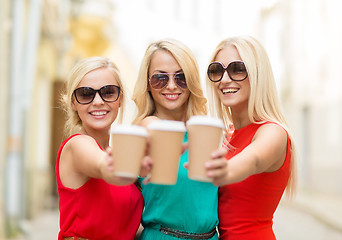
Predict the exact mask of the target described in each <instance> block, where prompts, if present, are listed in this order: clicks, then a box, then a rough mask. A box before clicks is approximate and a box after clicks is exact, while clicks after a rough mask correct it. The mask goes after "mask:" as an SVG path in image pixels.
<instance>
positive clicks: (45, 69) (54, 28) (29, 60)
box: [0, 0, 342, 240]
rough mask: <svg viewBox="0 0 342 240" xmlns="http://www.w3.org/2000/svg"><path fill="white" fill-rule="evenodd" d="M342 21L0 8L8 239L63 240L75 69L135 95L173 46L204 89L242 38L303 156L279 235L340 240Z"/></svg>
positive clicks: (145, 3)
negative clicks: (63, 97)
mask: <svg viewBox="0 0 342 240" xmlns="http://www.w3.org/2000/svg"><path fill="white" fill-rule="evenodd" d="M340 9H341V8H340V5H339V3H338V1H334V0H259V1H255V0H239V1H236V0H235V1H233V0H125V1H124V0H1V1H0V31H1V34H0V82H1V87H0V109H1V111H2V113H1V114H0V125H1V130H0V239H1V240H2V239H5V240H7V239H18V238H21V239H34V240H39V239H50V238H49V237H46V236H45V238H44V236H43V235H42V237H41V238H39V237H38V236H39V234H40V233H41V234H43V233H44V231H50V234H53V235H50V236H52V237H51V239H56V238H57V237H56V234H57V231H58V195H57V191H56V183H55V170H54V167H55V159H56V153H57V150H58V148H59V145H60V144H61V142H62V140H63V139H64V136H63V122H64V113H63V112H62V111H61V110H60V107H59V104H58V101H59V96H60V93H61V90H62V89H63V84H64V81H65V77H66V74H67V73H68V71H69V70H70V69H71V67H72V66H73V64H74V63H75V62H76V61H77V60H79V59H82V58H84V57H89V56H106V57H109V58H111V59H112V60H113V61H114V62H115V63H116V64H117V65H118V66H119V69H120V70H121V73H122V76H123V79H124V80H125V81H126V82H127V85H128V86H129V88H130V90H131V91H132V89H133V87H134V83H135V80H136V77H137V72H138V68H139V65H140V61H141V60H142V57H143V54H144V51H145V49H146V47H147V46H148V44H149V43H150V42H152V41H154V40H158V39H161V38H166V37H171V38H175V39H178V40H180V41H182V42H184V43H185V44H186V45H187V46H189V47H190V48H191V49H192V50H193V52H194V54H195V55H196V57H197V60H198V62H199V66H200V70H201V77H202V81H203V82H202V83H203V86H204V77H205V70H206V66H207V64H208V61H209V58H210V55H211V53H212V52H213V50H214V48H215V46H216V45H217V44H218V43H219V42H220V41H221V40H223V39H224V38H227V37H229V36H235V35H244V34H248V35H252V36H254V37H256V38H257V39H258V40H259V41H260V42H261V43H262V44H263V45H264V46H265V48H266V50H267V52H268V54H269V57H270V60H271V64H272V66H273V70H274V75H275V78H276V82H277V88H278V91H279V95H280V98H281V102H282V105H283V108H284V111H285V115H286V117H287V119H288V123H289V125H290V128H291V130H292V133H293V135H294V139H295V143H296V146H297V151H298V176H299V186H298V193H297V196H296V197H295V198H294V199H293V200H291V201H290V200H288V199H282V201H281V204H280V208H279V211H277V212H276V215H275V227H274V229H275V232H276V235H277V236H278V238H279V239H280V240H285V239H291V240H296V239H298V240H299V239H317V240H321V239H322V240H323V239H342V185H341V184H340V183H341V182H342V107H341V105H342V82H341V74H342V44H341V42H342V15H341V12H340ZM131 107H132V111H131V113H134V109H133V107H134V106H133V105H131ZM127 121H129V116H128V118H127ZM299 213H300V214H301V215H298V214H299ZM296 214H297V215H296ZM45 224H49V226H52V227H51V228H52V229H53V230H51V228H48V227H45ZM313 224H318V225H319V227H316V228H315V227H314V228H309V227H308V226H312V225H313ZM318 225H317V226H318ZM46 226H47V225H46ZM318 229H322V230H321V232H320V234H316V233H315V230H318ZM37 234H38V235H37ZM291 234H292V235H291ZM329 234H331V235H329ZM54 236H55V237H54ZM329 236H330V237H329Z"/></svg>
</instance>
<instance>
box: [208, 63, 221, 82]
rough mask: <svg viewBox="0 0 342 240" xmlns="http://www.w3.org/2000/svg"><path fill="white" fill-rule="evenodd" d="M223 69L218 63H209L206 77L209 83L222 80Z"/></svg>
mask: <svg viewBox="0 0 342 240" xmlns="http://www.w3.org/2000/svg"><path fill="white" fill-rule="evenodd" d="M223 74H224V68H223V66H222V65H221V64H219V63H211V64H210V65H209V67H208V77H209V79H210V80H211V81H213V82H217V81H220V80H221V79H222V76H223Z"/></svg>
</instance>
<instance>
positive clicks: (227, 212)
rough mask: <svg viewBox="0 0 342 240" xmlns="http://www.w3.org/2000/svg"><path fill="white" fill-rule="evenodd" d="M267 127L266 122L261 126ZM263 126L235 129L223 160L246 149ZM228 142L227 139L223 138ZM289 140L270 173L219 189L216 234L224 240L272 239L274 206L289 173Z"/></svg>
mask: <svg viewBox="0 0 342 240" xmlns="http://www.w3.org/2000/svg"><path fill="white" fill-rule="evenodd" d="M264 124H267V123H264ZM262 125H263V124H250V125H248V126H246V127H244V128H241V129H238V130H235V131H234V133H233V135H232V136H231V138H230V140H229V144H230V145H231V146H230V148H232V149H230V150H229V152H228V154H227V155H226V159H228V161H229V159H230V158H232V157H233V156H235V155H236V154H238V153H239V152H241V151H242V150H243V149H244V148H245V147H246V146H248V145H249V144H250V143H251V141H252V139H253V137H254V135H255V133H256V131H257V130H258V128H259V127H260V126H262ZM227 140H228V139H227ZM290 144H291V142H290V139H289V137H288V140H287V151H286V158H285V161H284V164H283V166H282V167H281V168H280V169H279V170H277V171H275V172H272V173H260V174H256V175H253V176H250V177H248V178H247V179H245V180H243V181H241V182H239V183H234V184H229V185H225V186H223V187H221V188H219V207H218V209H219V220H220V223H219V232H220V239H224V240H275V239H276V238H275V236H274V233H273V230H272V225H273V214H274V212H275V210H276V208H277V207H278V204H279V201H280V199H281V197H282V195H283V192H284V190H285V187H286V185H287V182H288V178H289V173H290V159H291V152H290Z"/></svg>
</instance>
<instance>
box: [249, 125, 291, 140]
mask: <svg viewBox="0 0 342 240" xmlns="http://www.w3.org/2000/svg"><path fill="white" fill-rule="evenodd" d="M255 138H263V139H268V140H269V141H274V140H280V141H281V142H287V132H286V130H285V129H284V127H282V126H281V125H279V124H277V123H274V122H269V123H266V124H263V125H262V126H260V127H259V129H258V130H257V131H256V133H255V135H254V139H255Z"/></svg>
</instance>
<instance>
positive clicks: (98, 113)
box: [91, 111, 107, 116]
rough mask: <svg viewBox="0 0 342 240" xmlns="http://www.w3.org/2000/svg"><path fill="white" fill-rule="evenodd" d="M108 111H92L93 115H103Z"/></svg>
mask: <svg viewBox="0 0 342 240" xmlns="http://www.w3.org/2000/svg"><path fill="white" fill-rule="evenodd" d="M106 113H107V112H106V111H103V112H92V113H91V115H95V116H102V115H105V114H106Z"/></svg>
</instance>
